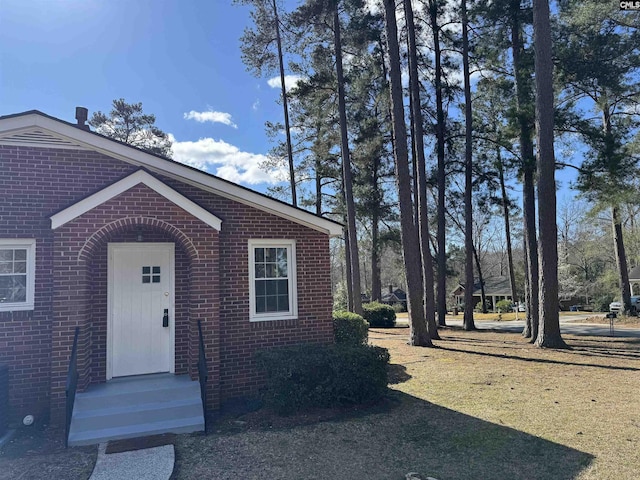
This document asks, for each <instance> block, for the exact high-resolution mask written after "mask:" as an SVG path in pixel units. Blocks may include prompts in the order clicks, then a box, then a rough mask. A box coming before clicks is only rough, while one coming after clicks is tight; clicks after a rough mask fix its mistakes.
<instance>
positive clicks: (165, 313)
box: [162, 308, 169, 327]
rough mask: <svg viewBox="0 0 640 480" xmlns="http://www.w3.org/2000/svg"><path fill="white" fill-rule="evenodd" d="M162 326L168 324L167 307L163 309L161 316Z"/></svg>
mask: <svg viewBox="0 0 640 480" xmlns="http://www.w3.org/2000/svg"><path fill="white" fill-rule="evenodd" d="M162 326H163V327H168V326H169V309H168V308H165V309H164V315H163V316H162Z"/></svg>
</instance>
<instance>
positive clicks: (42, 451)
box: [0, 328, 640, 480]
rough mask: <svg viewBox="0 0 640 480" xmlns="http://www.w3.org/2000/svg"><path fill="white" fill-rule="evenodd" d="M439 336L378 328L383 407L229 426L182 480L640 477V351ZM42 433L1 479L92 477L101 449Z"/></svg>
mask: <svg viewBox="0 0 640 480" xmlns="http://www.w3.org/2000/svg"><path fill="white" fill-rule="evenodd" d="M441 335H442V340H440V341H438V342H437V345H438V348H429V349H427V348H420V347H410V346H408V345H407V344H406V343H407V339H408V328H393V329H372V330H371V332H370V340H371V342H372V343H374V344H376V345H381V346H384V347H386V348H388V349H389V351H390V353H391V360H392V365H391V368H390V373H391V379H392V385H391V388H390V393H389V395H388V396H387V398H386V399H385V400H384V401H383V402H381V403H380V404H378V405H374V406H369V407H359V408H344V409H332V410H330V409H327V410H316V411H311V412H305V413H302V414H298V415H291V416H288V417H279V416H276V415H274V414H272V413H270V412H268V411H265V410H261V411H257V412H253V413H248V414H240V413H235V414H232V415H228V416H227V417H224V418H221V419H218V420H217V421H216V422H214V423H213V424H212V428H211V432H210V434H209V435H208V436H202V435H177V436H176V437H175V448H176V468H175V470H174V475H173V476H172V480H183V479H185V480H186V479H189V480H191V479H194V478H197V479H212V480H213V479H215V480H226V479H228V480H231V479H234V480H235V479H242V480H247V479H250V480H252V479H255V480H260V479H265V478H269V479H274V480H275V479H302V478H304V479H305V480H310V479H322V480H333V479H337V478H366V479H368V480H391V479H398V480H402V479H403V478H405V475H406V473H407V472H411V471H414V472H419V473H421V474H422V475H423V476H425V477H426V476H427V475H431V476H433V477H435V478H438V479H439V480H461V479H470V480H471V479H473V480H477V479H482V480H492V479H495V480H534V479H535V480H596V479H597V480H609V479H611V480H613V479H615V480H637V479H639V478H640V473H639V472H640V339H637V338H635V339H629V338H626V339H625V338H604V337H600V338H598V337H583V336H580V337H578V336H570V335H566V336H565V339H566V340H567V342H568V343H569V344H570V345H571V346H572V347H573V349H572V350H568V351H552V350H540V349H538V348H535V347H533V346H531V345H529V344H528V343H526V342H525V341H524V340H523V339H522V338H521V337H520V335H518V334H506V333H496V332H490V331H478V332H462V331H460V330H455V329H451V328H446V329H443V330H441ZM32 433H33V434H35V435H34V436H32V437H31V438H25V437H24V436H21V437H19V439H18V440H16V441H15V442H14V443H13V444H12V445H10V446H8V447H5V448H4V449H3V450H2V451H0V478H2V479H4V478H8V479H9V478H10V479H15V478H20V479H47V480H50V479H86V478H87V476H88V474H89V472H90V471H91V467H92V464H93V461H94V459H95V448H72V449H68V450H64V449H63V448H62V446H61V438H62V434H61V432H57V433H56V432H53V431H45V432H38V431H32Z"/></svg>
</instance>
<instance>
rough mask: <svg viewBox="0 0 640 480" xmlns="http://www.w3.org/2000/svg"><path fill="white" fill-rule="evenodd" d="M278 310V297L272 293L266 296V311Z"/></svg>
mask: <svg viewBox="0 0 640 480" xmlns="http://www.w3.org/2000/svg"><path fill="white" fill-rule="evenodd" d="M277 311H278V297H277V296H275V295H273V296H270V297H267V312H277Z"/></svg>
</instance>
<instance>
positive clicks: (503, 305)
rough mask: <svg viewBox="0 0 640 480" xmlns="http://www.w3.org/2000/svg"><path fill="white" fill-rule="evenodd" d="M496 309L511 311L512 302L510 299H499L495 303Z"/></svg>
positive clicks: (502, 311)
mask: <svg viewBox="0 0 640 480" xmlns="http://www.w3.org/2000/svg"><path fill="white" fill-rule="evenodd" d="M496 310H498V313H509V312H511V311H513V303H511V300H500V301H499V302H498V303H496Z"/></svg>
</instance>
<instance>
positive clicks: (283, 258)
mask: <svg viewBox="0 0 640 480" xmlns="http://www.w3.org/2000/svg"><path fill="white" fill-rule="evenodd" d="M278 262H285V263H286V262H287V249H286V248H278Z"/></svg>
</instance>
